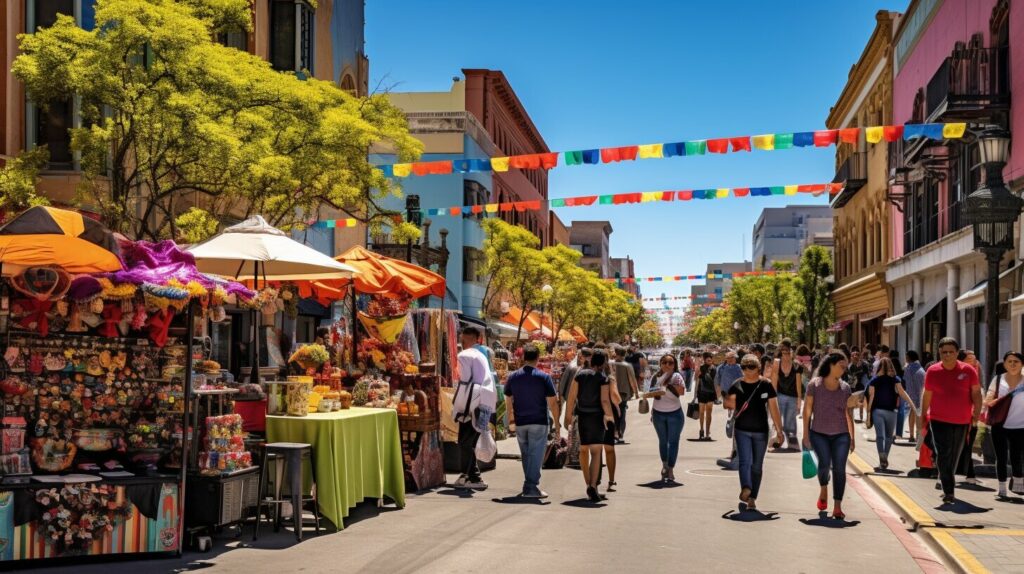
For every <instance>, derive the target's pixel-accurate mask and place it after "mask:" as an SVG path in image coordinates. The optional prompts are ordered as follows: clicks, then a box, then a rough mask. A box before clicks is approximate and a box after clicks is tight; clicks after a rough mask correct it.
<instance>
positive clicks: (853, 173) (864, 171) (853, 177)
mask: <svg viewBox="0 0 1024 574" xmlns="http://www.w3.org/2000/svg"><path fill="white" fill-rule="evenodd" d="M867 182H868V154H867V152H863V151H856V152H853V153H851V154H850V156H849V157H847V158H846V160H845V161H843V163H842V165H840V166H839V169H838V170H836V176H835V177H834V178H832V183H843V184H844V185H843V191H842V192H840V193H839V194H838V195H836V196H835V198H833V200H832V208H833V209H835V208H838V207H842V206H843V205H846V202H847V201H849V200H850V198H851V197H853V195H854V194H855V193H857V190H859V189H860V188H862V187H864V185H865V184H867Z"/></svg>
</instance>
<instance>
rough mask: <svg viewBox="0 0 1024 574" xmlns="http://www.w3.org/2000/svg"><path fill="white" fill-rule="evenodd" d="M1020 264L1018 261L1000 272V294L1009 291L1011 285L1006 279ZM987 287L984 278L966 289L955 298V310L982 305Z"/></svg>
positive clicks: (983, 304)
mask: <svg viewBox="0 0 1024 574" xmlns="http://www.w3.org/2000/svg"><path fill="white" fill-rule="evenodd" d="M1020 266H1021V263H1020V262H1018V263H1017V264H1015V265H1013V266H1012V267H1010V268H1009V269H1007V270H1006V271H1003V272H1002V273H1000V274H999V291H1000V295H1002V292H1003V291H1006V292H1009V289H1010V288H1011V286H1010V284H1009V283H1010V282H1009V281H1008V278H1009V277H1010V275H1011V274H1012V273H1013V272H1014V271H1016V270H1017V269H1018V268H1020ZM987 287H988V281H987V280H985V281H982V282H980V283H978V284H977V285H975V286H974V288H973V289H971V290H970V291H968V292H966V293H964V294H963V295H961V296H959V297H957V298H956V309H957V311H966V310H967V309H974V308H975V307H984V306H985V295H986V288H987ZM1000 299H1001V297H1000Z"/></svg>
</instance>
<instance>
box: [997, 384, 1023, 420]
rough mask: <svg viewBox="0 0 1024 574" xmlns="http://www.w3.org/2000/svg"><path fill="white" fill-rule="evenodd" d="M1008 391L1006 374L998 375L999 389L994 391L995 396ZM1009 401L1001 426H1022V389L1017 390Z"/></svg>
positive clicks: (1002, 394) (1000, 395) (1001, 395)
mask: <svg viewBox="0 0 1024 574" xmlns="http://www.w3.org/2000/svg"><path fill="white" fill-rule="evenodd" d="M1021 384H1024V383H1021ZM1009 392H1010V385H1009V383H1007V382H1006V376H1000V377H999V390H998V391H997V392H996V398H999V397H1004V396H1006V394H1007V393H1009ZM1010 401H1011V402H1010V411H1009V412H1008V413H1006V422H1005V423H1003V428H1007V429H1020V428H1024V391H1020V392H1018V393H1017V394H1016V395H1014V397H1013V398H1012V399H1010Z"/></svg>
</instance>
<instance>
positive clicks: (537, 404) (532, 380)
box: [505, 343, 559, 498]
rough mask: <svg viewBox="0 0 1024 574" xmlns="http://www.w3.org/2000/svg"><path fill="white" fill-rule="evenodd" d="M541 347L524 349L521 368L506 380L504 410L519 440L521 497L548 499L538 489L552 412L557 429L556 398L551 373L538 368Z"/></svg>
mask: <svg viewBox="0 0 1024 574" xmlns="http://www.w3.org/2000/svg"><path fill="white" fill-rule="evenodd" d="M539 359H540V349H538V348H537V346H536V345H534V344H532V343H531V344H528V345H526V346H525V347H524V348H523V361H524V362H525V363H526V364H525V365H524V366H523V368H521V369H519V370H518V371H516V372H514V373H512V374H511V375H509V377H508V382H507V383H505V407H506V408H505V410H506V412H508V413H509V418H508V422H509V425H508V426H509V430H510V431H511V432H512V433H513V434H515V435H516V439H518V440H519V452H520V453H521V454H522V459H523V474H524V475H525V480H524V481H523V492H522V494H520V496H522V497H524V498H547V496H548V495H547V493H546V492H544V491H542V490H541V489H540V467H541V464H543V462H544V451H545V450H547V445H548V432H549V430H550V429H551V421H552V419H551V418H550V415H549V414H548V411H549V410H550V411H551V415H554V419H553V420H554V421H555V423H554V424H555V434H556V435H557V434H558V433H559V430H558V428H559V427H558V421H559V416H558V398H557V393H556V392H555V383H554V381H552V380H551V375H549V374H547V373H545V372H544V371H542V370H540V369H538V368H537V361H538V360H539Z"/></svg>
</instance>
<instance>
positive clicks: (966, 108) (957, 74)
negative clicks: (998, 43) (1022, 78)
mask: <svg viewBox="0 0 1024 574" xmlns="http://www.w3.org/2000/svg"><path fill="white" fill-rule="evenodd" d="M1008 64H1009V51H1008V50H1007V48H1005V47H1003V48H965V49H962V50H955V51H954V52H953V54H952V55H951V56H950V57H948V58H946V59H945V60H943V62H942V64H941V65H940V66H939V69H938V70H937V71H936V72H935V75H934V76H932V79H931V80H929V82H928V87H927V90H926V105H927V115H928V121H937V120H940V119H943V118H957V119H984V118H987V117H989V116H991V114H993V113H994V112H998V111H1003V110H1006V109H1009V105H1010V81H1009V80H1010V77H1009V65H1008Z"/></svg>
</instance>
